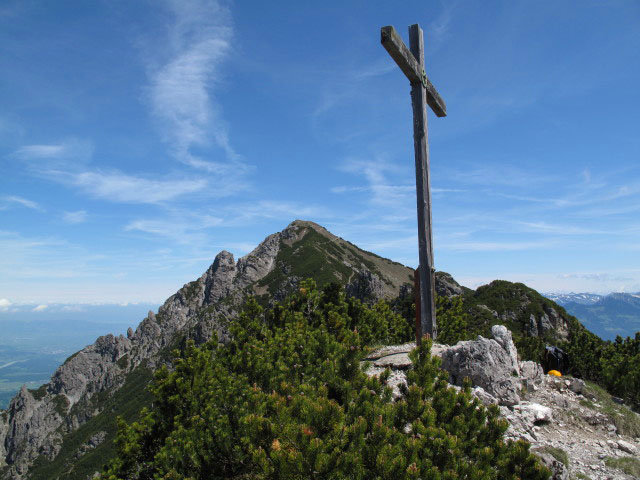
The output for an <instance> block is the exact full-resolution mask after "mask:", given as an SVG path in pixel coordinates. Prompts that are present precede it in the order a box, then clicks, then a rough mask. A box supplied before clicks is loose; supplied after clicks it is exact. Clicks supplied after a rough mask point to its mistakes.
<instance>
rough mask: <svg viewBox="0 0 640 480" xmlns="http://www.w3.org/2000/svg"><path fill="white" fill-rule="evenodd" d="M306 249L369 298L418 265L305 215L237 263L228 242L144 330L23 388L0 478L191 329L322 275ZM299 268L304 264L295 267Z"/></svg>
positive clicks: (201, 337)
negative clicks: (307, 262)
mask: <svg viewBox="0 0 640 480" xmlns="http://www.w3.org/2000/svg"><path fill="white" fill-rule="evenodd" d="M303 249H306V250H303ZM285 250H286V255H285V254H284V253H285ZM298 251H304V253H305V255H308V254H309V253H312V254H313V255H316V256H317V259H318V265H320V267H322V266H323V265H325V264H328V263H329V262H333V265H334V267H335V265H337V266H338V267H339V268H335V270H336V271H337V270H340V271H341V272H342V277H338V276H335V277H334V278H335V280H336V281H342V283H343V284H344V285H347V284H348V290H349V293H350V294H351V295H354V296H357V297H358V298H361V299H363V300H373V301H375V300H379V299H381V298H385V297H386V298H392V297H395V296H397V295H398V293H399V292H400V289H401V287H402V286H403V285H405V284H407V283H409V282H410V280H411V278H412V277H411V275H412V272H413V271H412V270H411V269H409V268H407V267H404V266H402V265H400V264H397V263H394V262H391V261H389V260H386V259H382V258H380V257H377V256H375V255H372V254H369V253H367V252H364V251H363V250H360V249H358V248H357V247H355V246H354V245H352V244H350V243H348V242H346V241H344V240H342V239H341V238H339V237H336V236H335V235H332V234H331V233H329V232H328V231H327V230H325V229H324V228H322V227H321V226H319V225H316V224H314V223H312V222H305V221H300V220H296V221H295V222H293V223H291V224H290V225H289V226H288V227H287V228H286V229H285V230H283V231H282V232H279V233H275V234H273V235H269V236H268V237H267V238H266V239H265V240H264V241H263V242H262V243H261V244H260V245H258V247H256V248H255V249H254V250H253V251H252V252H251V253H249V254H248V255H246V256H244V257H242V258H240V259H239V260H238V261H237V262H236V261H235V259H234V257H233V255H232V254H231V253H229V252H227V251H222V252H220V253H219V254H218V255H217V256H216V257H215V260H214V262H213V264H212V265H211V266H210V267H209V268H208V269H207V271H206V272H205V273H204V274H203V275H202V276H201V277H200V278H199V279H197V280H195V281H193V282H190V283H188V284H186V285H185V286H184V287H182V288H181V289H180V290H179V291H178V292H176V293H175V294H174V295H172V296H171V297H170V298H169V299H167V301H166V302H165V303H164V304H163V305H162V306H161V307H160V308H159V310H158V313H157V314H154V313H153V312H149V314H148V316H147V317H146V318H145V319H144V320H143V321H142V322H141V323H140V324H139V325H138V327H137V328H136V329H135V331H134V330H132V329H130V330H129V331H128V332H127V336H126V337H125V336H117V337H116V336H113V335H106V336H103V337H100V338H98V339H97V340H96V342H95V343H94V344H93V345H90V346H88V347H86V348H84V349H83V350H81V351H79V352H77V353H76V354H74V355H73V356H72V357H70V358H69V359H68V360H67V361H66V362H65V363H64V364H63V365H61V366H60V367H59V368H58V369H57V370H56V372H55V373H54V375H53V376H52V378H51V381H50V382H49V383H48V384H46V385H43V386H42V387H41V388H40V389H38V390H37V391H35V392H34V391H30V390H28V389H27V388H23V389H22V390H21V391H20V392H19V393H18V395H16V397H15V398H14V399H13V400H12V401H11V403H10V405H9V408H8V410H6V411H0V468H2V467H4V466H7V467H8V469H7V470H6V471H4V472H3V473H2V474H0V478H2V479H6V480H9V479H11V480H19V479H23V478H27V477H28V469H29V467H30V465H31V464H32V463H33V462H34V461H35V460H36V459H37V458H38V457H43V458H45V459H48V460H52V459H54V458H55V457H56V455H58V453H59V452H60V448H61V444H62V441H63V439H64V436H65V435H66V434H68V433H70V432H73V431H74V430H76V429H77V428H78V427H80V426H81V425H83V424H85V423H87V422H89V421H91V419H92V417H94V416H95V415H97V414H99V413H100V411H101V410H100V409H101V403H100V402H99V401H94V397H95V398H98V399H99V398H104V397H109V396H111V395H113V394H114V392H116V391H117V390H118V389H119V388H120V387H122V385H123V384H124V383H125V381H126V378H127V375H128V374H130V373H131V372H133V371H134V370H136V369H137V368H138V367H141V366H144V367H145V368H150V369H154V368H155V367H156V366H158V365H160V364H162V363H165V362H166V361H167V355H166V353H167V352H169V351H170V350H171V349H172V348H175V347H176V346H178V345H179V342H180V341H184V339H185V338H191V339H193V340H195V341H196V342H198V343H201V342H205V341H207V340H209V339H211V338H212V337H214V336H216V337H217V339H218V341H221V342H225V341H226V340H227V339H228V322H229V321H231V320H232V319H233V318H234V317H235V315H237V312H238V311H239V309H240V308H241V305H242V304H243V302H244V300H245V299H246V298H247V295H249V294H254V295H257V296H260V295H263V294H265V293H270V294H271V295H272V297H276V298H283V297H284V296H285V295H286V294H288V293H290V292H291V290H292V289H294V288H296V286H297V283H298V281H299V280H301V279H302V278H306V277H315V276H316V274H318V272H317V271H315V270H314V269H311V270H308V271H305V270H303V269H302V270H301V269H300V267H297V265H296V264H295V263H292V262H293V261H292V260H291V259H290V258H289V257H290V256H291V255H293V256H295V254H296V252H298ZM287 255H288V256H287ZM296 268H297V270H296ZM293 270H295V271H296V272H297V273H296V274H288V273H287V272H291V271H293ZM271 277H273V278H271ZM325 278H326V275H325ZM267 280H268V282H267ZM96 395H98V396H96ZM99 433H100V432H99ZM103 433H104V432H102V433H101V434H99V435H98V434H96V435H97V436H95V435H94V436H92V437H91V438H89V439H88V441H87V443H86V444H85V445H83V446H82V447H81V448H80V450H78V452H79V453H77V454H76V455H84V454H85V453H87V452H89V451H91V450H93V449H95V448H100V445H101V444H102V443H103V442H107V441H110V439H106V440H105V436H104V435H103ZM70 461H72V459H70Z"/></svg>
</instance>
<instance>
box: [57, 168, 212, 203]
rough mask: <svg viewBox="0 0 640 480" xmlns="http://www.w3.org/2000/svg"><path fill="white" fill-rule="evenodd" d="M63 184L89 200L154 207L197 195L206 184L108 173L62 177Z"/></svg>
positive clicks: (198, 181)
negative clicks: (184, 196)
mask: <svg viewBox="0 0 640 480" xmlns="http://www.w3.org/2000/svg"><path fill="white" fill-rule="evenodd" d="M63 181H67V182H69V183H70V184H72V185H74V186H76V187H78V188H80V189H81V190H83V191H84V192H85V193H87V194H88V195H90V196H93V197H96V198H101V199H104V200H110V201H113V202H119V203H143V204H144V203H146V204H158V203H162V202H167V201H170V200H173V199H175V198H177V197H180V196H183V195H187V194H192V193H195V192H200V191H202V190H203V189H204V188H206V187H207V185H208V182H207V180H205V179H202V178H196V179H183V180H156V179H149V178H144V177H139V176H134V175H127V174H125V173H122V172H119V171H117V170H114V171H111V172H99V171H93V172H80V173H75V174H74V173H71V174H66V175H65V176H64V178H63Z"/></svg>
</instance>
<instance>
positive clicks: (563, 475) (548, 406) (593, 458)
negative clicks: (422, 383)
mask: <svg viewBox="0 0 640 480" xmlns="http://www.w3.org/2000/svg"><path fill="white" fill-rule="evenodd" d="M492 334H493V335H494V338H493V339H492V340H487V339H484V338H482V337H480V338H478V340H474V341H472V342H459V343H458V344H457V345H454V346H448V345H440V344H437V343H434V344H433V346H432V349H431V354H432V355H434V356H438V357H441V358H442V359H443V362H442V365H443V366H445V362H444V359H445V358H452V357H455V356H456V355H458V356H462V358H460V359H459V361H451V362H450V365H454V368H453V369H450V370H448V371H449V373H450V375H451V373H452V372H454V373H455V374H457V375H461V374H464V373H462V372H463V371H462V369H461V368H460V366H461V365H466V364H468V362H467V360H469V359H473V361H474V362H475V363H476V367H477V369H478V370H493V369H495V366H496V365H499V364H503V365H505V366H506V368H505V370H504V373H505V374H506V373H507V372H508V371H509V369H510V368H511V367H512V366H514V363H513V360H512V359H513V356H512V354H514V355H515V357H516V359H517V351H516V350H515V347H513V348H512V346H513V343H512V342H511V341H510V333H509V332H508V331H506V329H504V327H501V328H495V327H494V329H493V331H492ZM491 342H493V343H491ZM470 344H471V345H470ZM461 345H462V347H461ZM498 346H499V348H500V349H502V352H501V353H498V352H499V350H498ZM505 346H506V347H505ZM413 348H415V345H414V344H405V345H389V346H384V347H381V348H379V349H377V350H375V351H374V352H372V353H371V354H370V355H369V356H368V357H367V364H368V365H367V367H368V368H367V370H366V372H367V374H369V375H379V374H381V373H382V372H383V371H384V370H385V369H390V370H391V373H390V375H389V376H388V378H387V384H388V385H389V386H390V387H391V388H392V390H393V394H394V397H396V398H399V397H401V396H402V393H401V392H402V391H403V390H404V389H403V388H402V387H401V386H402V385H403V384H405V385H406V379H407V370H409V369H411V368H412V363H411V360H410V359H409V352H410V351H411V350H412V349H413ZM496 358H501V360H499V361H496ZM517 365H518V371H519V374H516V370H515V369H514V370H512V373H511V374H510V377H511V379H512V380H513V382H514V383H515V385H517V388H518V391H519V392H520V395H519V399H518V401H517V402H516V403H513V404H511V405H509V404H505V403H504V402H502V405H500V406H499V409H500V415H501V416H502V418H504V419H505V420H506V421H507V422H508V423H509V428H508V430H507V432H506V438H507V439H508V440H519V439H522V440H525V441H527V442H529V443H530V444H531V446H532V448H531V451H532V452H533V453H535V454H536V455H538V456H539V457H540V459H541V461H542V462H543V463H544V464H545V465H546V466H547V467H548V468H549V469H550V470H551V472H552V477H551V479H557V480H560V479H562V480H565V479H569V478H590V479H592V480H605V479H607V480H632V479H633V478H635V477H633V476H632V475H630V474H625V473H624V472H623V471H621V470H619V469H617V468H616V467H615V466H614V465H613V464H609V463H606V462H605V460H606V459H607V458H611V459H615V460H618V459H621V460H626V459H633V458H636V457H637V455H638V452H640V438H638V437H637V432H638V428H639V426H640V416H639V415H638V414H637V413H635V412H633V411H631V410H630V409H629V408H627V407H625V406H624V405H618V404H617V403H615V402H614V401H613V399H611V398H609V397H606V398H605V397H597V396H596V395H600V396H601V395H602V393H597V391H595V390H590V389H589V387H588V385H586V384H585V382H583V381H582V380H580V379H577V378H572V377H560V378H558V377H555V376H549V375H544V373H543V371H542V367H541V366H540V365H539V364H537V363H535V362H531V361H526V362H520V363H518V364H517ZM449 368H450V367H449ZM451 380H453V378H451ZM485 380H486V379H485V378H484V377H483V376H480V377H475V381H474V379H473V378H472V381H473V384H474V386H473V388H472V390H471V393H472V395H473V396H475V397H476V398H478V399H479V400H480V402H482V403H483V404H484V405H490V404H492V403H493V404H497V403H500V399H499V398H498V397H496V396H494V395H492V394H491V393H489V392H488V391H486V390H485V388H484V387H482V386H480V385H478V384H477V383H476V382H478V381H480V382H484V381H485ZM456 383H458V384H459V382H456ZM451 386H452V387H453V388H456V389H459V388H460V387H459V386H458V385H457V384H452V385H451ZM498 393H499V392H498ZM508 403H511V402H508ZM616 424H619V425H620V428H618V426H616ZM632 435H635V437H634V436H632Z"/></svg>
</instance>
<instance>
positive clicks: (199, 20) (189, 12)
mask: <svg viewBox="0 0 640 480" xmlns="http://www.w3.org/2000/svg"><path fill="white" fill-rule="evenodd" d="M168 7H169V10H170V12H171V14H172V16H173V23H172V24H171V25H170V26H169V38H170V45H169V48H168V51H169V58H168V59H167V60H166V61H165V62H163V63H162V66H161V67H160V68H155V69H153V71H152V73H151V76H150V87H149V93H150V99H151V104H152V111H153V114H154V115H155V116H156V117H157V118H158V119H159V120H160V123H161V126H162V129H163V132H164V135H165V140H166V141H167V143H168V144H169V145H170V146H171V149H172V153H173V154H174V155H175V156H176V158H177V159H178V160H180V161H181V162H183V163H186V164H188V165H191V166H192V167H194V168H199V169H203V170H205V171H217V170H219V169H225V168H226V165H224V164H221V163H219V162H211V161H207V160H202V159H201V158H198V157H196V156H194V155H193V154H192V153H191V152H190V149H191V148H192V147H193V146H202V145H207V144H208V142H209V139H210V138H213V140H214V142H215V144H216V145H217V146H219V147H220V148H221V149H222V150H223V151H224V152H225V153H226V155H227V158H228V159H230V160H234V161H235V160H238V155H237V153H236V152H235V151H234V149H233V147H232V146H231V143H230V141H229V133H228V126H227V124H226V122H225V121H224V118H223V116H222V108H221V106H220V104H219V103H218V102H217V101H216V99H215V96H214V95H213V93H214V91H215V87H216V86H217V85H218V84H219V83H220V78H221V72H220V66H221V64H222V62H223V61H224V60H225V59H226V58H227V56H228V54H229V51H230V50H231V39H232V36H233V29H232V27H231V15H230V13H229V11H228V9H227V8H226V7H225V6H223V5H221V4H220V3H219V2H217V1H215V0H191V1H184V2H183V1H180V2H178V1H169V2H168Z"/></svg>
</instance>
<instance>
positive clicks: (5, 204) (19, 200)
mask: <svg viewBox="0 0 640 480" xmlns="http://www.w3.org/2000/svg"><path fill="white" fill-rule="evenodd" d="M12 204H13V205H16V204H17V205H21V206H23V207H26V208H30V209H32V210H38V211H40V212H41V211H43V208H42V207H41V206H40V205H39V204H38V203H37V202H34V201H33V200H29V199H27V198H23V197H18V196H16V195H7V196H5V197H2V198H0V210H4V209H6V208H9V205H12Z"/></svg>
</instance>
